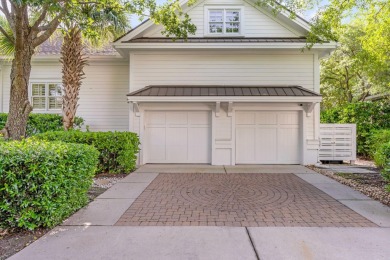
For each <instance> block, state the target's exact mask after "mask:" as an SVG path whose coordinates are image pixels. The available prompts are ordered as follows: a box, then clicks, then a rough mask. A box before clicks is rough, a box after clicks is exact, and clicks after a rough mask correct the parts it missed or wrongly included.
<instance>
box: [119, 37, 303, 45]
mask: <svg viewBox="0 0 390 260" xmlns="http://www.w3.org/2000/svg"><path fill="white" fill-rule="evenodd" d="M141 42H145V43H146V42H150V43H172V44H174V43H184V42H187V43H212V42H302V43H306V38H305V37H246V38H235V37H232V38H229V37H190V38H187V39H175V40H174V41H173V40H172V39H171V38H162V37H153V38H149V37H145V38H136V39H131V40H129V41H125V42H124V43H141Z"/></svg>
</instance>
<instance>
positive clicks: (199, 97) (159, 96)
mask: <svg viewBox="0 0 390 260" xmlns="http://www.w3.org/2000/svg"><path fill="white" fill-rule="evenodd" d="M127 96H128V102H131V103H133V104H134V105H135V109H136V111H137V110H138V103H141V102H160V103H161V102H185V103H186V102H215V103H216V107H217V109H216V112H217V113H218V111H219V107H220V103H221V102H227V103H229V110H231V109H232V107H233V103H236V102H240V103H249V102H265V103H266V102H268V103H284V102H290V103H291V102H295V103H300V104H302V106H303V108H304V110H305V111H306V113H307V116H309V115H310V114H311V112H312V111H313V108H314V106H315V104H316V103H319V102H321V100H322V97H321V95H320V94H318V93H316V92H314V91H310V90H308V89H305V88H303V87H301V86H233V85H232V86H230V85H229V86H208V85H205V86H203V85H202V86H192V85H174V86H172V85H153V86H147V87H145V88H142V89H139V90H137V91H134V92H131V93H129V94H128V95H127ZM229 112H230V111H229Z"/></svg>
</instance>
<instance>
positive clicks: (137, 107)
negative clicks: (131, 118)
mask: <svg viewBox="0 0 390 260" xmlns="http://www.w3.org/2000/svg"><path fill="white" fill-rule="evenodd" d="M133 107H134V112H135V116H137V117H139V116H141V113H140V112H139V105H138V103H137V102H133Z"/></svg>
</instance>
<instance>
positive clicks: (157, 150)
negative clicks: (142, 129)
mask: <svg viewBox="0 0 390 260" xmlns="http://www.w3.org/2000/svg"><path fill="white" fill-rule="evenodd" d="M148 131H149V138H148V140H147V141H146V144H147V145H146V146H147V147H146V149H147V151H148V157H149V158H148V159H149V160H151V161H164V160H166V154H165V146H166V140H165V127H163V128H162V127H153V128H150V129H149V130H148Z"/></svg>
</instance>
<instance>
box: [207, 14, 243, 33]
mask: <svg viewBox="0 0 390 260" xmlns="http://www.w3.org/2000/svg"><path fill="white" fill-rule="evenodd" d="M205 15H206V21H207V22H206V24H205V31H206V33H205V34H207V35H209V36H225V37H226V36H241V35H242V7H238V8H234V7H229V8H222V7H206V9H205Z"/></svg>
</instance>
